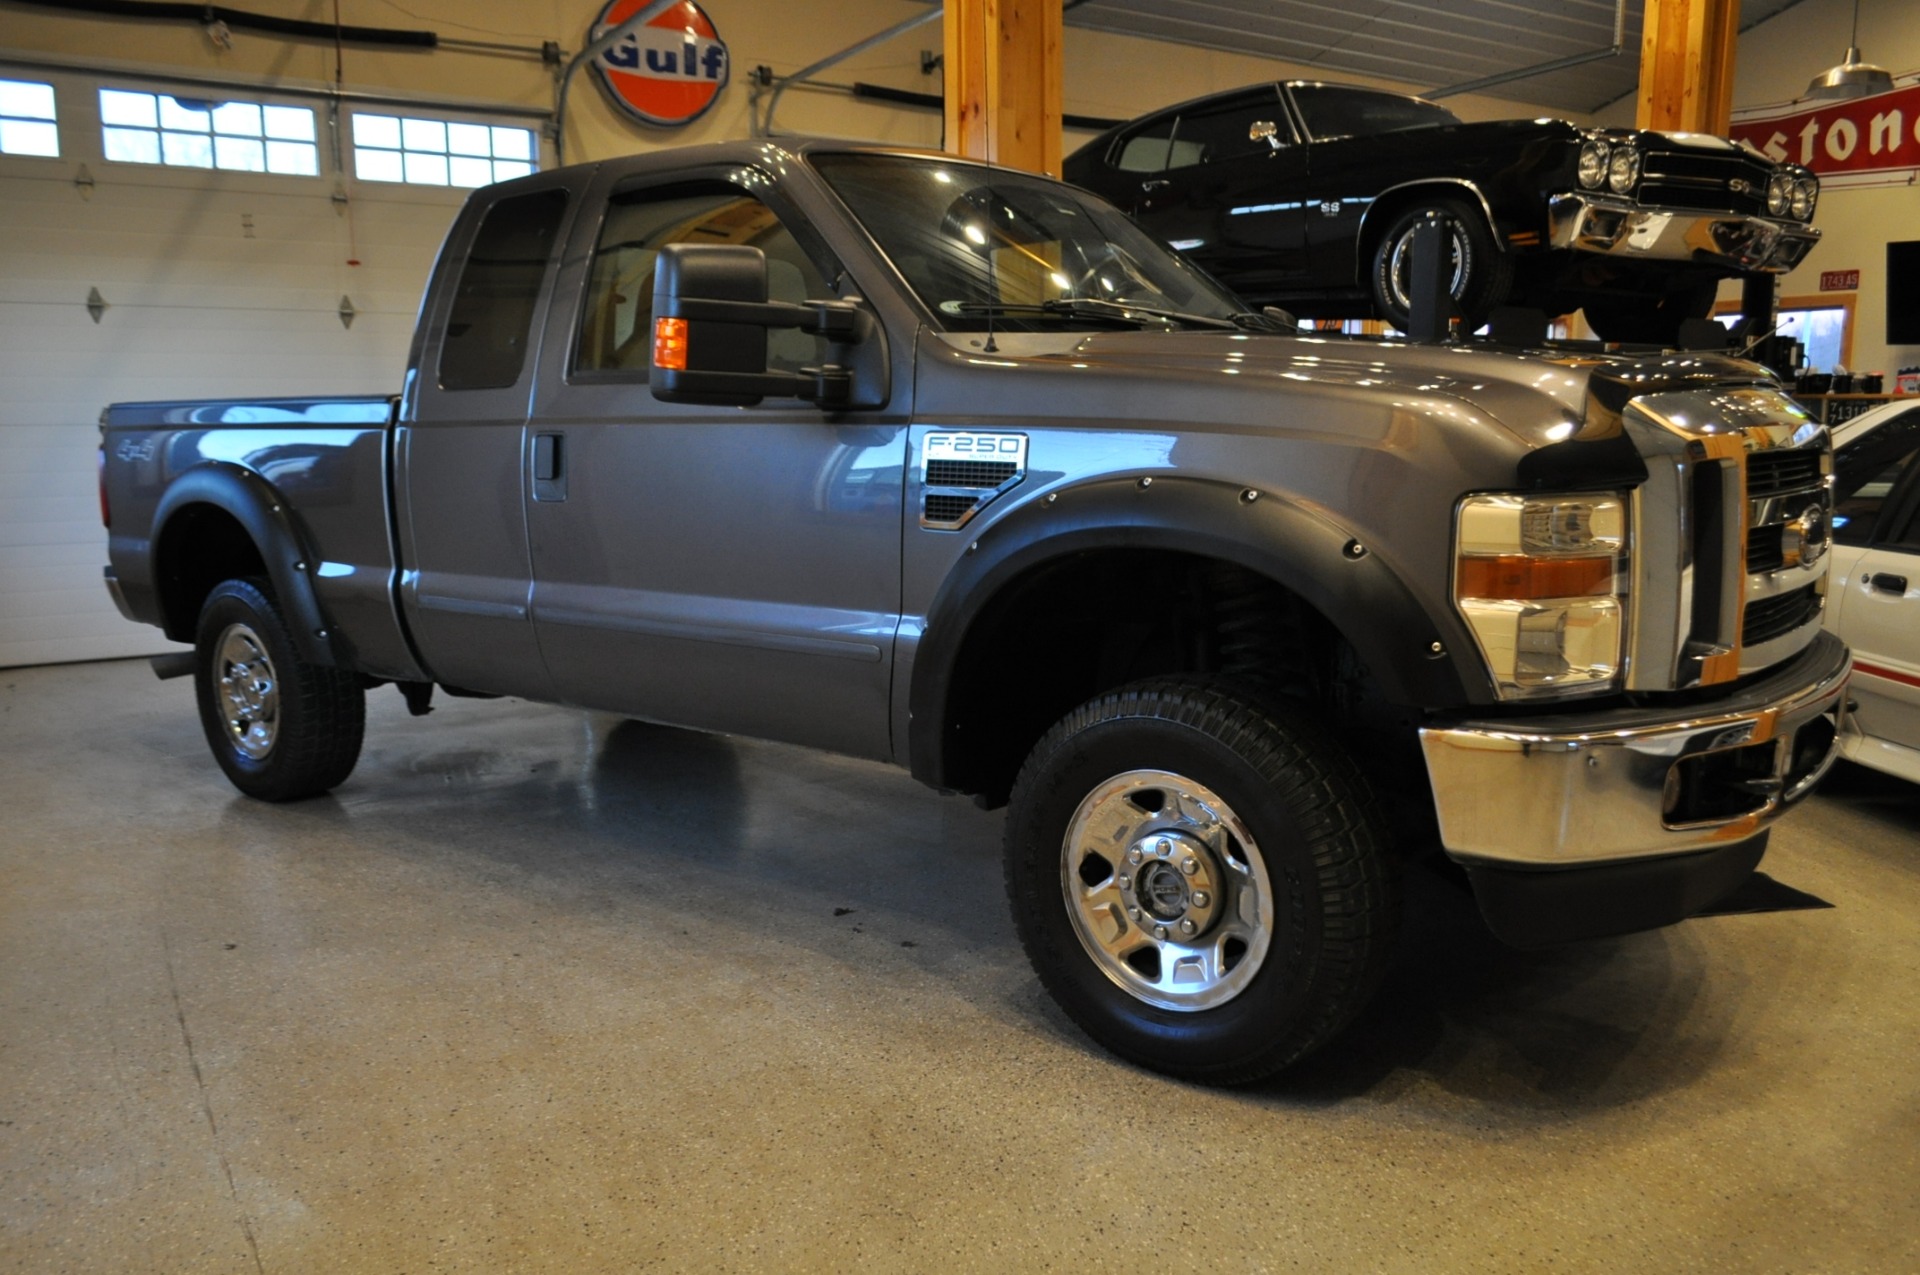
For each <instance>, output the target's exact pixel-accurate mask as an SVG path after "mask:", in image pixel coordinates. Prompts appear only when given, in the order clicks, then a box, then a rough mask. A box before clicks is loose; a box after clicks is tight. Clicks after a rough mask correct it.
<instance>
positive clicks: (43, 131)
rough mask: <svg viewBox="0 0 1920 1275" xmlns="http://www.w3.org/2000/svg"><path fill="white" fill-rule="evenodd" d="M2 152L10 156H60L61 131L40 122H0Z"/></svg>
mask: <svg viewBox="0 0 1920 1275" xmlns="http://www.w3.org/2000/svg"><path fill="white" fill-rule="evenodd" d="M0 151H5V152H6V153H7V154H9V155H51V156H56V157H57V156H58V155H59V154H60V130H59V129H58V128H56V127H55V126H54V125H52V124H42V123H40V122H39V121H38V120H0Z"/></svg>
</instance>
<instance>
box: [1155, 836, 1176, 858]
mask: <svg viewBox="0 0 1920 1275" xmlns="http://www.w3.org/2000/svg"><path fill="white" fill-rule="evenodd" d="M1153 852H1154V853H1155V854H1157V855H1159V856H1160V857H1161V858H1162V859H1170V858H1172V857H1173V842H1171V841H1168V840H1167V839H1166V838H1165V837H1162V838H1160V840H1158V841H1156V842H1154V843H1153Z"/></svg>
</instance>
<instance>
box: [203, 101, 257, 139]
mask: <svg viewBox="0 0 1920 1275" xmlns="http://www.w3.org/2000/svg"><path fill="white" fill-rule="evenodd" d="M213 131H214V132H216V133H227V134H230V135H232V136H234V137H258V136H260V108H259V107H258V106H256V105H254V104H253V103H252V102H222V103H221V104H220V105H219V106H216V107H214V108H213Z"/></svg>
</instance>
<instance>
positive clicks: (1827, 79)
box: [1807, 0, 1893, 101]
mask: <svg viewBox="0 0 1920 1275" xmlns="http://www.w3.org/2000/svg"><path fill="white" fill-rule="evenodd" d="M1892 89H1893V76H1891V75H1889V74H1888V73H1887V70H1886V68H1885V67H1879V66H1874V65H1873V64H1872V63H1870V62H1862V61H1861V60H1860V0H1853V36H1852V38H1851V39H1849V40H1848V41H1847V56H1846V58H1845V60H1843V61H1842V62H1841V63H1840V65H1839V66H1836V67H1831V68H1829V69H1828V70H1825V71H1822V72H1821V73H1820V74H1818V75H1816V76H1814V77H1813V82H1812V83H1811V84H1809V85H1807V96H1808V97H1810V98H1823V99H1826V100H1829V101H1840V100H1844V99H1846V98H1854V97H1872V96H1873V95H1874V94H1875V93H1887V92H1891V91H1892Z"/></svg>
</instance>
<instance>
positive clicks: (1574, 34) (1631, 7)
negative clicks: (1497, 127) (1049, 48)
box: [1066, 0, 1800, 114]
mask: <svg viewBox="0 0 1920 1275" xmlns="http://www.w3.org/2000/svg"><path fill="white" fill-rule="evenodd" d="M1799 2H1800V0H1741V4H1740V29H1741V30H1743V31H1744V30H1747V29H1748V28H1750V27H1753V26H1757V25H1758V24H1759V23H1761V22H1764V21H1766V20H1767V19H1768V18H1771V17H1773V16H1774V15H1775V14H1777V13H1779V12H1781V11H1782V10H1784V9H1790V8H1792V7H1793V6H1794V5H1795V4H1798V3H1799ZM1066 5H1067V13H1066V21H1067V25H1068V26H1074V27H1085V28H1088V29H1090V30H1096V31H1113V32H1118V33H1121V34H1125V35H1136V36H1144V37H1147V38H1149V39H1155V40H1166V41H1170V42H1172V43H1175V44H1191V45H1198V46H1200V47H1202V48H1208V49H1223V50H1227V51H1229V52H1234V53H1248V54H1252V55H1254V56H1256V57H1269V58H1274V59H1276V60H1279V61H1283V62H1293V63H1297V64H1299V65H1302V66H1308V67H1312V68H1314V70H1315V71H1318V72H1322V73H1324V74H1325V76H1326V78H1328V79H1339V78H1341V77H1342V76H1369V77H1373V78H1377V79H1384V80H1393V81H1396V82H1398V83H1402V84H1407V85H1411V86H1413V87H1414V88H1416V89H1421V90H1431V89H1441V88H1448V87H1451V86H1454V85H1459V84H1464V83H1468V82H1470V81H1475V80H1481V79H1485V78H1487V77H1489V76H1495V75H1501V74H1504V73H1506V72H1510V71H1516V70H1521V69H1524V68H1529V67H1535V66H1539V65H1541V64H1543V63H1548V62H1553V61H1557V60H1560V59H1564V58H1570V57H1573V56H1575V55H1578V54H1583V53H1590V52H1595V51H1598V50H1603V49H1607V48H1609V47H1610V46H1611V45H1612V44H1613V32H1614V15H1615V11H1616V10H1615V0H1535V2H1533V3H1522V2H1521V0H1077V2H1076V0H1066ZM1645 7H1646V2H1645V0H1625V17H1626V35H1625V38H1624V40H1623V41H1622V49H1621V52H1620V53H1619V54H1618V55H1617V56H1612V57H1605V58H1600V59H1598V60H1595V61H1591V62H1587V63H1585V64H1583V65H1580V66H1574V67H1568V68H1565V69H1561V70H1555V71H1550V72H1547V73H1544V74H1540V75H1534V76H1531V77H1529V78H1527V79H1522V80H1514V81H1510V82H1508V83H1505V84H1502V85H1499V86H1497V87H1490V88H1485V89H1480V90H1478V91H1479V92H1482V93H1485V94H1487V95H1488V96H1491V97H1501V98H1508V99H1511V100H1513V101H1518V102H1526V103H1528V104H1529V105H1534V106H1545V107H1551V108H1553V109H1555V110H1562V111H1573V112H1578V113H1583V114H1590V113H1592V112H1594V111H1597V110H1599V109H1600V108H1602V107H1604V106H1606V105H1607V104H1608V103H1610V102H1613V101H1615V100H1616V99H1618V98H1621V97H1625V96H1627V95H1628V94H1631V93H1633V92H1634V91H1635V89H1636V87H1637V86H1638V84H1639V76H1640V25H1641V17H1642V14H1643V12H1644V10H1645Z"/></svg>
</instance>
